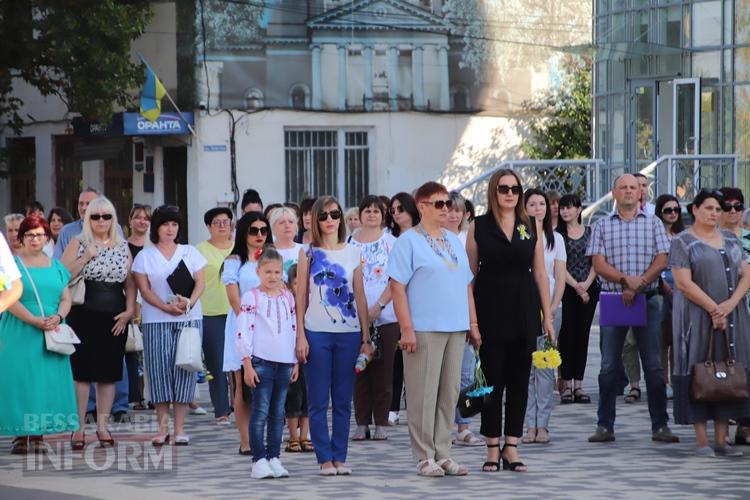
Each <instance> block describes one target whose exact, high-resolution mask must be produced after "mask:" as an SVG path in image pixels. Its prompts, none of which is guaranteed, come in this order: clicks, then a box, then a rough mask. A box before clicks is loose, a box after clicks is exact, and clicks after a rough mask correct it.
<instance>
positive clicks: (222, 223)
mask: <svg viewBox="0 0 750 500" xmlns="http://www.w3.org/2000/svg"><path fill="white" fill-rule="evenodd" d="M231 223H232V221H231V220H229V219H217V220H214V221H213V222H211V225H212V226H214V227H227V226H228V225H229V224H231Z"/></svg>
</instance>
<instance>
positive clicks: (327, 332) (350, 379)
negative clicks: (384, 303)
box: [297, 196, 373, 476]
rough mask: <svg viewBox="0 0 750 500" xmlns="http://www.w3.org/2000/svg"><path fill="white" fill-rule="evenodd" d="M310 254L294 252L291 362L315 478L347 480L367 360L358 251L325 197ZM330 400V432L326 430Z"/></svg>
mask: <svg viewBox="0 0 750 500" xmlns="http://www.w3.org/2000/svg"><path fill="white" fill-rule="evenodd" d="M311 237H312V240H311V242H310V248H309V250H308V251H307V252H306V251H304V250H300V254H299V265H298V284H297V359H298V360H299V361H300V362H302V363H307V366H306V368H305V376H306V379H307V395H308V417H309V418H310V435H311V437H312V442H313V445H314V446H315V454H316V455H317V458H318V463H319V464H320V474H321V475H323V476H335V475H337V474H344V475H348V474H351V469H350V468H349V467H347V466H346V454H347V449H348V444H349V443H348V441H349V421H350V420H351V411H352V404H351V402H352V391H353V390H354V363H355V361H356V359H357V355H358V353H366V354H368V355H370V356H372V354H373V349H372V345H371V344H370V334H369V332H368V329H367V298H366V297H365V290H364V285H363V282H362V266H361V264H360V252H359V249H358V248H357V247H355V246H353V245H348V244H347V243H346V228H345V227H344V221H343V211H342V210H341V205H339V202H338V201H336V199H335V198H333V197H331V196H324V197H322V198H319V199H318V200H317V201H316V202H315V204H314V205H313V208H312V227H311ZM329 394H330V399H331V400H332V407H333V419H332V423H333V429H332V433H330V432H329V430H328V418H327V413H328V402H329Z"/></svg>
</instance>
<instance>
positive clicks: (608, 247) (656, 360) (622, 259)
mask: <svg viewBox="0 0 750 500" xmlns="http://www.w3.org/2000/svg"><path fill="white" fill-rule="evenodd" d="M612 195H613V197H614V199H615V201H616V207H617V208H616V210H615V212H613V213H611V214H609V215H607V216H605V217H604V218H602V219H600V220H599V221H597V223H596V224H595V225H594V228H593V230H592V232H591V239H590V240H589V246H588V249H587V250H586V255H588V256H591V258H592V263H593V266H594V270H595V271H596V273H597V274H598V275H599V277H600V278H601V280H602V292H618V293H622V300H623V302H624V303H625V305H631V304H632V303H633V300H634V298H635V296H636V294H645V295H646V304H647V306H646V309H647V321H646V326H643V327H632V329H633V333H634V334H635V337H636V341H637V343H638V350H639V351H640V355H641V362H642V364H643V371H644V374H645V378H646V390H647V392H648V411H649V414H650V415H651V432H652V434H651V439H652V440H654V441H661V442H665V443H676V442H678V441H679V439H678V438H677V436H675V435H674V434H672V431H671V430H670V429H669V426H668V425H667V422H668V420H669V416H668V415H667V394H666V385H665V382H664V370H663V368H662V366H661V301H660V299H659V296H658V295H657V286H658V279H659V275H660V273H661V271H662V270H663V269H664V268H665V267H666V265H667V257H668V254H669V240H668V238H667V233H666V231H665V230H664V225H663V224H662V223H661V221H660V220H659V219H658V218H656V217H655V216H654V215H649V214H646V213H644V212H643V211H642V210H641V209H640V206H639V205H640V204H639V200H640V187H639V185H638V180H637V179H636V178H635V176H633V175H630V174H625V175H622V176H620V177H618V178H617V179H616V180H615V183H614V186H613V188H612ZM630 328H631V327H630V326H603V327H601V330H600V334H599V335H600V339H601V342H600V346H601V354H602V366H601V370H600V372H599V410H598V422H597V428H596V432H595V433H594V434H593V435H592V436H591V437H590V438H589V441H590V442H592V443H602V442H608V441H614V440H615V432H614V427H615V402H616V399H617V389H618V384H619V374H620V373H621V372H622V370H623V367H622V346H623V343H624V342H625V335H626V334H627V333H628V330H629V329H630Z"/></svg>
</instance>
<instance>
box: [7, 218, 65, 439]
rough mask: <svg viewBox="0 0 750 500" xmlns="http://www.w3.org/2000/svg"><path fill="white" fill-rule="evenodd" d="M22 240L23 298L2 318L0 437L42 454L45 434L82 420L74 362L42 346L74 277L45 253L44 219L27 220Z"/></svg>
mask: <svg viewBox="0 0 750 500" xmlns="http://www.w3.org/2000/svg"><path fill="white" fill-rule="evenodd" d="M18 236H19V238H20V239H21V241H22V242H23V251H22V252H21V253H20V255H18V256H16V264H17V265H18V268H19V270H20V272H21V280H22V282H23V295H21V299H20V300H19V301H18V302H16V303H15V304H14V305H12V306H11V307H10V308H8V311H7V312H6V313H5V314H3V316H2V318H0V367H2V370H3V375H4V379H5V382H4V383H2V384H0V401H2V408H0V435H5V436H8V435H10V436H15V439H14V440H13V449H12V450H11V452H12V453H14V454H24V453H26V452H27V451H30V450H29V447H30V446H33V447H34V450H33V451H43V450H44V445H43V443H42V436H43V435H44V434H55V433H60V432H67V431H74V430H76V429H78V427H79V421H78V415H77V412H76V397H75V392H74V390H73V374H72V371H71V368H70V359H69V357H68V356H64V355H61V354H57V353H54V352H50V351H48V350H47V349H46V347H45V343H44V330H49V329H52V328H54V327H55V326H57V325H58V324H60V322H61V321H63V320H64V319H65V316H66V315H67V314H68V312H69V311H70V305H71V300H70V294H69V293H68V288H67V283H68V279H69V278H70V273H68V271H67V269H65V266H63V265H62V263H60V262H59V261H57V260H54V259H52V260H51V259H49V258H48V257H47V256H46V255H44V253H43V252H42V249H43V248H44V245H45V244H46V243H47V240H48V239H49V237H50V229H49V225H48V224H47V221H46V220H45V219H44V218H43V217H36V216H32V217H27V218H26V219H24V221H23V222H22V223H21V227H20V228H19V234H18ZM24 266H25V269H24ZM29 273H30V274H31V277H32V279H33V280H34V284H35V285H36V289H37V291H38V292H39V297H40V299H41V302H42V306H43V308H44V313H42V312H41V311H40V310H39V305H38V302H37V299H36V296H35V294H34V287H33V286H32V284H31V281H30V280H29Z"/></svg>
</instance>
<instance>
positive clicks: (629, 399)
mask: <svg viewBox="0 0 750 500" xmlns="http://www.w3.org/2000/svg"><path fill="white" fill-rule="evenodd" d="M640 400H641V389H640V388H638V387H631V388H630V392H628V394H627V396H625V402H626V403H637V402H638V401H640Z"/></svg>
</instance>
